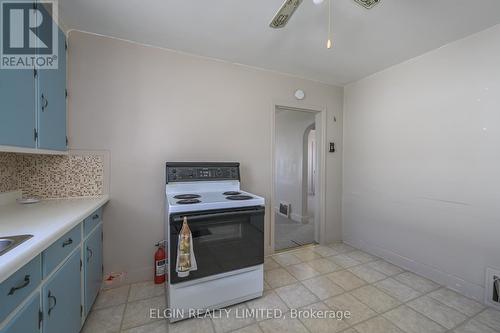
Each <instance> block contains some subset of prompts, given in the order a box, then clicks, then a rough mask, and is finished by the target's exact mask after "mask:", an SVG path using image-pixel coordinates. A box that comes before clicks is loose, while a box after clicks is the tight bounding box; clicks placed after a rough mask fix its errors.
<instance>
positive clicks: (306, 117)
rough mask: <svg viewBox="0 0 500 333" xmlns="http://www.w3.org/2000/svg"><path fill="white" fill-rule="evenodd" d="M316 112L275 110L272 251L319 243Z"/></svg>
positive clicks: (317, 129) (317, 119)
mask: <svg viewBox="0 0 500 333" xmlns="http://www.w3.org/2000/svg"><path fill="white" fill-rule="evenodd" d="M318 122H321V115H320V112H317V111H309V110H299V109H292V108H284V107H276V110H275V122H274V126H275V128H274V134H275V140H274V167H275V170H274V200H273V202H274V206H275V207H274V250H275V251H280V250H285V249H290V248H294V247H298V246H303V245H307V244H311V243H319V223H320V218H319V215H320V214H318V212H319V195H318V193H317V189H318V161H319V151H318V144H317V136H318V133H317V132H318V131H319V128H318V126H317V125H318Z"/></svg>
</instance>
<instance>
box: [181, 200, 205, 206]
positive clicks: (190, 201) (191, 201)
mask: <svg viewBox="0 0 500 333" xmlns="http://www.w3.org/2000/svg"><path fill="white" fill-rule="evenodd" d="M200 202H201V200H198V199H182V200H179V201H177V203H178V204H181V205H190V204H195V203H200Z"/></svg>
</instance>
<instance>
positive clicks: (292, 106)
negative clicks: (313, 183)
mask: <svg viewBox="0 0 500 333" xmlns="http://www.w3.org/2000/svg"><path fill="white" fill-rule="evenodd" d="M277 109H284V110H287V111H300V112H311V113H315V114H316V115H317V117H316V118H317V119H316V130H318V129H319V132H320V136H319V137H316V145H317V153H318V165H317V168H318V170H317V171H318V175H317V177H318V178H317V189H316V190H317V192H316V193H317V195H318V198H317V203H318V211H317V214H318V215H319V219H316V217H315V238H316V235H318V236H319V237H317V239H318V238H319V243H320V244H324V243H325V242H326V154H325V152H326V137H327V136H326V127H327V126H326V125H327V109H326V106H324V107H319V106H314V105H304V104H302V103H300V104H298V103H294V102H290V101H288V102H273V103H272V110H271V111H272V112H271V179H270V184H271V202H270V209H269V210H268V212H269V214H270V225H269V228H268V232H269V238H268V240H267V242H266V247H267V249H266V253H268V254H272V253H275V241H274V239H275V218H274V217H275V212H274V207H275V205H276V183H275V180H276V110H277ZM318 115H319V117H318ZM317 132H318V131H317ZM317 132H316V133H317ZM316 221H318V222H319V223H316Z"/></svg>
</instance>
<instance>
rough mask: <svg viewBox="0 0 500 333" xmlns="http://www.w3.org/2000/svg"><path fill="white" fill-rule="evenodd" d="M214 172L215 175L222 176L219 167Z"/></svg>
mask: <svg viewBox="0 0 500 333" xmlns="http://www.w3.org/2000/svg"><path fill="white" fill-rule="evenodd" d="M215 174H216V175H217V177H220V176H222V170H221V169H217V171H216V172H215Z"/></svg>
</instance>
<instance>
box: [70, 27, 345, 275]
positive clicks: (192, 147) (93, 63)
mask: <svg viewBox="0 0 500 333" xmlns="http://www.w3.org/2000/svg"><path fill="white" fill-rule="evenodd" d="M297 88H301V89H303V90H304V91H305V92H306V94H307V98H306V99H305V100H304V101H302V102H299V101H295V99H294V98H293V93H294V91H295V90H296V89H297ZM274 102H279V104H285V105H287V104H288V103H290V104H293V105H292V106H297V107H307V106H309V105H314V106H319V107H321V108H327V110H328V115H327V122H328V128H327V140H332V141H333V140H334V141H336V142H338V143H339V147H341V145H340V144H341V140H342V103H343V89H342V88H339V87H334V86H330V85H326V84H322V83H318V82H313V81H308V80H304V79H299V78H295V77H291V76H287V75H281V74H277V73H273V72H269V71H263V70H258V69H253V68H249V67H245V66H240V65H232V64H229V63H227V62H221V61H215V60H210V59H206V58H200V57H195V56H189V55H185V54H181V53H177V52H173V51H168V50H164V49H158V48H152V47H146V46H141V45H138V44H132V43H128V42H124V41H120V40H116V39H111V38H106V37H99V36H95V35H90V34H85V33H81V32H76V31H73V32H71V33H70V37H69V101H68V103H69V116H68V117H69V120H68V122H69V125H68V128H69V130H68V131H69V142H70V148H71V149H90V150H92V149H104V150H109V151H110V156H111V170H110V171H111V181H110V195H111V201H110V203H109V204H108V205H107V207H106V209H105V211H104V220H105V221H104V267H105V271H106V272H110V271H114V272H119V271H127V272H128V274H129V275H128V277H129V280H130V281H133V280H140V279H146V278H151V275H152V270H153V265H152V262H153V261H152V259H153V252H154V250H155V249H154V246H153V244H154V243H155V242H156V241H158V240H160V239H161V238H162V236H161V235H163V218H164V186H165V175H164V174H165V170H164V168H165V165H164V163H165V161H191V160H192V161H239V162H241V164H242V167H241V171H242V178H243V179H242V181H243V183H242V185H243V188H244V189H246V190H248V191H251V192H254V193H256V194H259V195H262V196H264V197H265V198H266V199H267V200H268V201H267V202H268V204H269V201H270V198H271V193H270V191H271V185H272V172H271V165H272V163H271V147H272V146H271V133H272V115H273V112H274V106H273V103H274ZM334 116H336V117H337V120H338V121H337V123H335V122H334V121H333V118H334ZM326 163H327V166H326V169H327V179H326V191H327V200H328V203H329V205H328V206H327V207H326V220H327V237H326V238H327V240H328V241H332V240H334V239H340V238H341V219H340V216H341V215H340V208H341V192H340V191H341V153H339V154H328V156H327V161H326ZM267 208H268V213H270V211H271V210H272V209H271V207H269V206H268V207H267ZM269 218H270V214H267V216H266V225H267V227H266V231H269V230H270V225H269V220H270V219H269ZM270 242H271V239H270V235H269V232H267V233H266V245H267V248H266V250H267V251H270V244H271V243H270Z"/></svg>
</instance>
